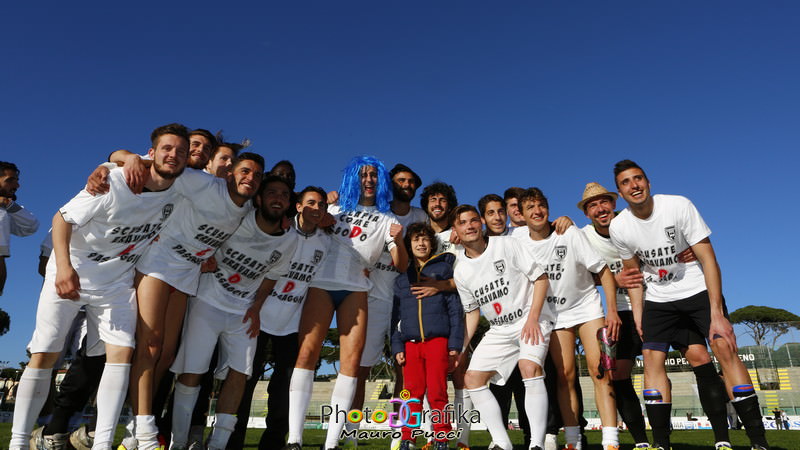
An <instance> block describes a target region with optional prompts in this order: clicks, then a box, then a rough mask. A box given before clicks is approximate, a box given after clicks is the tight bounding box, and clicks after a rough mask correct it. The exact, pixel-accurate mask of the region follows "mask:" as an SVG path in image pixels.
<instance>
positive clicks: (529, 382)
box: [522, 376, 548, 448]
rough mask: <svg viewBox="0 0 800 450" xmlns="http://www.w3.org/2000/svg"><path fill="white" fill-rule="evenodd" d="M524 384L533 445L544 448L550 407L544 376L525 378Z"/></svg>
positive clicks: (526, 410) (526, 409) (526, 411)
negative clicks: (548, 408)
mask: <svg viewBox="0 0 800 450" xmlns="http://www.w3.org/2000/svg"><path fill="white" fill-rule="evenodd" d="M522 384H524V385H525V414H527V415H528V424H530V427H531V447H534V446H537V445H538V446H539V447H540V448H544V434H545V431H546V429H547V407H548V404H547V388H545V386H544V376H541V377H534V378H527V379H524V380H522Z"/></svg>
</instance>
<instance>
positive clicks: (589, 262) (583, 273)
mask: <svg viewBox="0 0 800 450" xmlns="http://www.w3.org/2000/svg"><path fill="white" fill-rule="evenodd" d="M513 239H514V240H515V241H516V242H520V243H522V244H523V246H524V248H526V249H527V250H528V251H529V252H531V254H532V255H533V258H534V259H535V260H536V261H537V262H539V263H540V264H541V265H542V267H543V268H544V271H545V272H546V273H547V278H548V280H549V281H550V287H549V288H548V289H547V303H549V304H552V305H553V308H554V310H555V312H556V314H559V313H562V312H565V311H569V310H571V309H573V308H580V307H582V306H583V305H586V304H589V303H592V302H597V303H598V304H599V303H600V301H601V300H600V293H599V292H598V291H597V288H596V287H595V284H594V278H593V277H592V274H593V273H599V272H600V271H601V270H602V269H603V267H605V265H606V262H605V261H604V260H603V259H602V258H601V257H600V255H598V254H597V252H595V251H594V249H593V248H592V246H591V245H589V241H588V240H587V239H586V237H585V236H584V235H583V233H581V232H580V230H578V229H577V228H575V227H572V226H571V227H569V228H567V231H566V232H565V233H564V234H556V232H555V231H553V232H552V233H550V236H548V237H547V238H545V239H542V240H540V241H534V240H533V239H531V237H530V235H529V234H527V233H524V234H523V233H515V236H514V237H513Z"/></svg>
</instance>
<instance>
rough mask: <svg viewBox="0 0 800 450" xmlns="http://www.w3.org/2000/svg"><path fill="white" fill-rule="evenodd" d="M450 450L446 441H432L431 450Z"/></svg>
mask: <svg viewBox="0 0 800 450" xmlns="http://www.w3.org/2000/svg"><path fill="white" fill-rule="evenodd" d="M449 448H450V444H449V443H448V442H447V441H434V442H433V450H447V449H449Z"/></svg>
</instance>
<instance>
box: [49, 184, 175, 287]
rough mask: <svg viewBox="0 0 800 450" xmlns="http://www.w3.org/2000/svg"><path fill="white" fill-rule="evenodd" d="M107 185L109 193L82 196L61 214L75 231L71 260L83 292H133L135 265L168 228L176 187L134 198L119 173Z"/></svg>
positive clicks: (51, 268) (51, 262) (51, 265)
mask: <svg viewBox="0 0 800 450" xmlns="http://www.w3.org/2000/svg"><path fill="white" fill-rule="evenodd" d="M108 185H109V191H108V193H106V194H103V195H98V196H92V195H91V194H89V193H88V192H86V190H85V189H84V190H82V191H81V192H80V193H78V195H76V196H75V197H74V198H73V199H72V200H70V201H69V202H68V203H67V204H66V205H64V206H62V207H61V209H60V210H59V212H60V213H61V217H63V218H64V220H65V221H66V222H67V223H70V224H72V225H73V227H72V238H71V239H70V260H71V261H72V267H73V268H74V269H75V271H76V272H77V273H78V276H79V278H80V284H81V290H101V289H109V288H116V287H121V286H126V287H130V286H132V285H133V270H132V269H133V267H134V264H135V263H136V262H137V260H139V258H140V257H141V255H142V253H143V252H144V251H145V249H146V248H147V247H148V244H149V243H150V242H151V241H152V240H153V239H154V238H155V237H156V236H157V235H158V233H159V232H161V231H163V229H165V228H166V227H165V226H164V225H165V221H166V220H167V218H169V217H170V216H171V214H172V212H173V210H174V205H175V203H177V202H178V201H179V200H180V196H179V195H178V192H177V190H176V189H175V185H174V184H173V186H171V187H170V188H168V189H165V190H163V191H160V192H143V193H141V194H139V195H136V194H134V193H133V192H131V190H130V189H129V188H128V185H127V184H125V175H124V174H123V172H122V169H114V170H112V171H111V172H110V173H109V175H108ZM55 273H56V264H55V258H50V260H49V261H48V264H47V275H46V276H45V278H46V279H53V278H55Z"/></svg>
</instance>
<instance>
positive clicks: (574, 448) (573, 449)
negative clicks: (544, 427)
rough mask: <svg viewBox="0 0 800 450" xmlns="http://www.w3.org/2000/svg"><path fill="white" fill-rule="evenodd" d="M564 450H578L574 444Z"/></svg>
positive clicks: (566, 446) (568, 445)
mask: <svg viewBox="0 0 800 450" xmlns="http://www.w3.org/2000/svg"><path fill="white" fill-rule="evenodd" d="M564 450H577V447H575V446H574V445H572V444H567V445H565V446H564Z"/></svg>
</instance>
